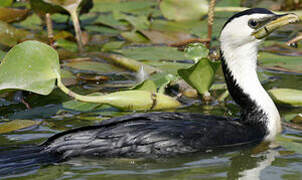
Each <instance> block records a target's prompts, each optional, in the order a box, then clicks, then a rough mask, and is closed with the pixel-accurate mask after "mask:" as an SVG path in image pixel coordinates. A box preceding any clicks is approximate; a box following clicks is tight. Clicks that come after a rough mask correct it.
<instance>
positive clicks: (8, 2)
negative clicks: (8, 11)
mask: <svg viewBox="0 0 302 180" xmlns="http://www.w3.org/2000/svg"><path fill="white" fill-rule="evenodd" d="M12 3H13V0H1V1H0V7H8V6H11V5H12Z"/></svg>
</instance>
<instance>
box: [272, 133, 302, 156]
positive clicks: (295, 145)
mask: <svg viewBox="0 0 302 180" xmlns="http://www.w3.org/2000/svg"><path fill="white" fill-rule="evenodd" d="M276 141H277V142H278V143H279V144H280V145H281V146H283V147H285V148H286V149H288V150H291V151H294V152H296V153H300V154H301V153H302V139H295V138H289V137H285V136H282V135H277V137H276Z"/></svg>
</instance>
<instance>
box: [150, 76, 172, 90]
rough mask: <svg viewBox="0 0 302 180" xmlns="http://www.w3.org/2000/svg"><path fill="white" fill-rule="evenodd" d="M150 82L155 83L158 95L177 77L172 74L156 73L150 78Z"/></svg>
mask: <svg viewBox="0 0 302 180" xmlns="http://www.w3.org/2000/svg"><path fill="white" fill-rule="evenodd" d="M150 79H151V80H153V82H154V83H155V85H156V87H157V89H158V91H157V92H159V93H164V92H165V89H166V87H167V85H168V84H169V83H170V82H172V81H175V80H176V79H177V77H176V76H175V75H173V74H170V73H167V72H162V73H156V74H154V75H152V76H151V77H150Z"/></svg>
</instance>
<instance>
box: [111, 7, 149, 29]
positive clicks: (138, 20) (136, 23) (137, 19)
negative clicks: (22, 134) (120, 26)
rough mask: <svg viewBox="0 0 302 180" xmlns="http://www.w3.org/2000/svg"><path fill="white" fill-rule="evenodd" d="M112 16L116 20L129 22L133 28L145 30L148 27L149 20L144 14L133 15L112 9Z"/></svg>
mask: <svg viewBox="0 0 302 180" xmlns="http://www.w3.org/2000/svg"><path fill="white" fill-rule="evenodd" d="M113 15H114V18H115V19H117V20H124V21H127V22H129V23H130V24H131V25H132V26H133V27H134V30H146V29H149V26H150V22H149V21H148V18H147V17H146V16H133V15H128V14H124V13H120V12H118V11H114V13H113Z"/></svg>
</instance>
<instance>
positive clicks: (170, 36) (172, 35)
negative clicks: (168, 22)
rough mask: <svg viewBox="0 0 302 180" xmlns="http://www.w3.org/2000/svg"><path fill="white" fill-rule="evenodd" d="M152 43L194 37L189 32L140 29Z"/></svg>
mask: <svg viewBox="0 0 302 180" xmlns="http://www.w3.org/2000/svg"><path fill="white" fill-rule="evenodd" d="M140 32H141V33H142V34H144V35H145V36H146V37H148V39H149V40H150V41H151V42H152V43H154V44H173V43H177V42H181V41H185V40H188V39H192V38H194V37H193V36H192V35H191V34H188V33H184V32H166V31H158V30H141V31H140Z"/></svg>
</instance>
